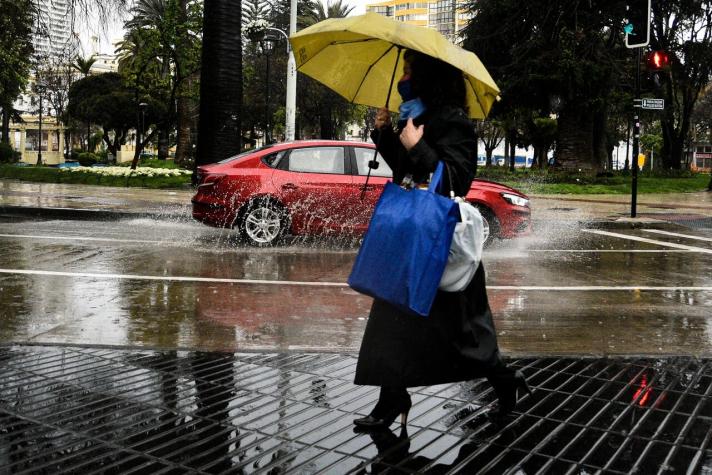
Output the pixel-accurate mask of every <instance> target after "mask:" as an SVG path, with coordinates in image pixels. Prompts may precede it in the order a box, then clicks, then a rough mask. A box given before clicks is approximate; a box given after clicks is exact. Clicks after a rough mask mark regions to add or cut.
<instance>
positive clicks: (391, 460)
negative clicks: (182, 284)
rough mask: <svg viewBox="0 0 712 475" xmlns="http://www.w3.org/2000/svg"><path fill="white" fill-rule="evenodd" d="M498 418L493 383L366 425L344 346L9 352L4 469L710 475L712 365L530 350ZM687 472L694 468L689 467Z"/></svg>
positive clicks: (0, 411)
mask: <svg viewBox="0 0 712 475" xmlns="http://www.w3.org/2000/svg"><path fill="white" fill-rule="evenodd" d="M511 363H512V364H513V365H514V366H516V367H518V368H520V369H521V370H522V371H523V372H524V373H525V375H526V377H527V379H528V381H529V383H530V385H531V386H532V388H533V390H534V393H533V395H531V396H527V397H525V398H523V399H522V400H521V401H520V404H519V405H518V407H517V410H516V411H515V413H514V414H513V416H512V417H511V418H510V419H508V420H507V421H505V422H504V423H498V424H493V423H492V422H491V421H490V419H489V418H488V416H487V414H488V412H489V410H490V408H491V404H490V403H491V402H492V401H493V399H494V396H493V394H492V392H491V389H490V387H489V385H488V384H487V383H486V382H484V381H481V380H476V381H470V382H464V383H456V384H449V385H441V386H431V387H423V388H411V393H412V396H413V402H414V406H413V409H412V411H411V416H410V418H409V424H408V426H407V428H406V429H405V430H400V429H398V428H397V427H395V426H393V427H392V429H393V431H390V430H389V431H380V432H374V433H371V434H358V433H354V432H353V430H352V429H353V426H352V419H354V418H355V417H358V416H360V415H364V414H366V413H368V411H370V409H371V406H372V405H373V404H374V403H375V400H376V399H377V397H378V391H377V389H376V388H372V387H358V386H354V385H353V384H352V382H351V381H352V378H353V370H354V365H355V357H353V356H345V355H339V354H331V355H327V354H309V353H300V354H294V353H292V354H285V353H252V354H250V353H201V352H183V351H174V350H171V351H162V352H156V351H126V350H110V349H101V348H90V347H83V348H82V347H64V348H56V347H55V348H52V347H39V346H9V347H8V346H6V347H0V467H2V470H3V471H7V472H10V473H17V472H21V471H24V470H31V471H33V472H35V473H38V472H48V473H57V472H65V473H66V472H73V473H94V472H101V473H107V472H108V473H132V472H141V473H148V472H150V473H156V472H159V471H162V470H164V469H165V470H167V471H171V472H173V471H175V472H188V471H190V472H193V473H195V472H197V473H223V472H224V473H228V472H229V473H316V472H319V473H335V474H343V473H364V474H365V473H413V472H416V471H417V472H419V473H423V472H425V473H438V474H440V473H476V472H477V473H479V472H480V471H481V472H487V473H504V472H506V471H509V470H511V471H512V472H515V471H517V470H519V472H517V473H566V472H567V471H569V470H575V473H594V472H597V471H601V470H602V471H604V472H605V473H630V472H638V473H656V472H658V471H659V470H662V471H669V472H674V473H685V472H686V471H687V472H688V473H699V472H700V471H701V472H703V473H706V472H705V471H709V470H712V447H710V438H711V437H712V436H711V434H712V432H711V430H710V429H711V428H712V418H711V417H710V414H712V412H711V411H712V361H711V360H709V359H708V360H696V359H693V358H689V357H686V358H670V359H647V358H633V359H580V358H546V359H536V358H523V359H517V360H513V361H512V362H511ZM688 470H689V471H688Z"/></svg>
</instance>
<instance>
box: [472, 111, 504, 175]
mask: <svg viewBox="0 0 712 475" xmlns="http://www.w3.org/2000/svg"><path fill="white" fill-rule="evenodd" d="M475 131H476V132H477V136H478V137H479V138H480V140H482V143H483V144H484V146H485V155H486V157H487V160H486V162H485V167H487V168H489V167H491V166H492V152H494V149H496V148H497V147H499V145H500V144H501V143H502V140H504V130H503V129H502V127H501V125H500V124H499V123H497V122H496V121H494V120H492V119H485V120H481V121H477V122H476V123H475Z"/></svg>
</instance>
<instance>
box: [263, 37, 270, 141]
mask: <svg viewBox="0 0 712 475" xmlns="http://www.w3.org/2000/svg"><path fill="white" fill-rule="evenodd" d="M266 43H267V42H266V41H265V44H266ZM265 58H266V59H267V70H266V72H265V136H264V142H265V143H264V145H267V144H269V143H270V139H269V50H265Z"/></svg>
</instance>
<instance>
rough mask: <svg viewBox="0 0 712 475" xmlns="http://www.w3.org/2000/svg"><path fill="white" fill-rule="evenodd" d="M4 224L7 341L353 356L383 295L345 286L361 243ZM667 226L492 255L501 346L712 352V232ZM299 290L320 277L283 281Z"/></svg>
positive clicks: (155, 227) (502, 248)
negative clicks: (261, 241) (373, 302)
mask: <svg viewBox="0 0 712 475" xmlns="http://www.w3.org/2000/svg"><path fill="white" fill-rule="evenodd" d="M0 224H2V232H0V241H2V244H3V245H2V246H1V247H0V271H1V272H0V304H1V305H0V340H1V341H12V342H38V343H39V342H44V343H73V344H83V343H91V344H107V345H129V346H143V347H152V348H192V349H204V350H228V351H235V350H264V349H277V350H312V351H356V350H358V346H359V344H360V340H361V335H362V333H363V329H364V328H365V323H366V318H367V316H368V311H369V307H370V299H368V298H366V297H363V296H361V295H358V294H356V293H355V292H353V291H351V290H350V289H348V288H347V287H346V286H345V285H344V283H345V281H346V278H347V276H348V273H349V271H350V268H351V265H352V262H353V259H354V257H355V255H356V248H355V247H354V245H353V243H351V242H339V241H334V240H331V241H314V242H300V243H292V244H287V245H285V246H282V247H279V248H274V249H271V248H251V247H247V246H244V245H242V244H239V243H238V242H237V241H236V240H235V238H234V235H232V234H230V233H229V232H228V231H225V230H216V229H211V228H207V227H205V226H201V225H199V224H197V223H193V224H186V223H183V224H181V223H167V222H162V221H153V220H148V219H131V220H125V221H120V222H91V221H85V222H81V223H79V224H78V223H77V222H75V221H24V220H21V219H5V220H4V221H0ZM667 232H668V234H664V233H660V232H648V231H646V230H645V229H642V230H640V229H638V230H623V231H616V232H615V233H616V234H620V235H621V236H622V237H620V236H608V235H599V234H593V233H590V232H583V230H582V229H581V228H580V227H577V226H576V225H572V224H571V223H551V227H550V229H549V230H548V231H545V230H541V231H540V232H538V233H537V234H536V235H535V236H532V237H530V238H527V239H520V240H514V241H507V242H503V243H497V244H495V245H494V246H492V247H491V248H490V249H488V250H487V251H486V252H485V265H486V269H487V273H488V285H489V288H490V291H489V296H490V304H491V306H492V309H493V312H494V315H495V320H496V321H495V323H496V326H497V329H498V332H499V339H500V344H501V347H502V349H503V350H504V351H505V352H506V353H507V354H513V355H530V354H591V355H605V354H691V355H697V356H705V355H710V354H712V321H711V320H710V317H709V315H710V314H709V308H710V307H711V306H712V255H710V254H705V253H701V252H699V251H695V250H694V249H712V239H711V235H710V234H709V233H707V234H705V233H701V232H699V231H694V232H693V231H685V230H682V231H678V232H675V233H672V234H670V232H669V231H667ZM16 236H17V237H16ZM53 237H63V238H66V239H53ZM627 237H631V238H636V237H645V238H646V239H648V240H652V241H653V242H639V241H633V240H630V239H628V238H627ZM77 238H80V239H77ZM92 239H100V240H96V241H94V240H92ZM135 241H138V242H135ZM670 244H675V245H677V246H682V247H683V248H679V247H677V248H671V247H669V245H670ZM686 246H687V247H690V249H687V247H686ZM21 270H31V271H33V272H35V273H36V274H34V275H27V274H19V273H17V271H21ZM47 272H64V273H67V274H65V275H47ZM81 273H89V274H97V275H98V276H94V277H91V276H86V275H85V276H81V275H76V274H81ZM102 276H106V277H102ZM144 276H145V277H144ZM175 277H177V278H183V279H187V280H186V281H174V280H170V279H172V278H175ZM192 278H198V279H204V280H205V279H207V281H196V280H190V279H192ZM151 279H159V280H151ZM160 279H165V280H160ZM211 279H215V280H211ZM217 279H239V280H240V282H239V283H235V282H232V283H225V282H220V281H218V280H217ZM244 280H246V281H248V282H244ZM266 281H268V282H266ZM295 281H296V282H307V283H312V284H310V285H309V286H299V285H286V284H287V283H288V282H295ZM265 282H266V283H265ZM280 282H282V283H283V284H280ZM322 284H323V285H322ZM333 284H336V285H333ZM572 286H574V287H577V288H580V289H579V290H569V288H570V287H572Z"/></svg>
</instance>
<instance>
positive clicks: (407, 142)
mask: <svg viewBox="0 0 712 475" xmlns="http://www.w3.org/2000/svg"><path fill="white" fill-rule="evenodd" d="M423 127H424V126H422V125H420V126H418V127H416V126H415V125H414V124H413V119H408V123H407V124H406V126H405V127H404V128H403V131H402V132H401V134H400V141H401V143H402V144H403V146H404V147H405V149H406V150H408V151H410V149H411V148H413V147H415V144H417V143H418V142H419V141H420V139H421V138H423Z"/></svg>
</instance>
